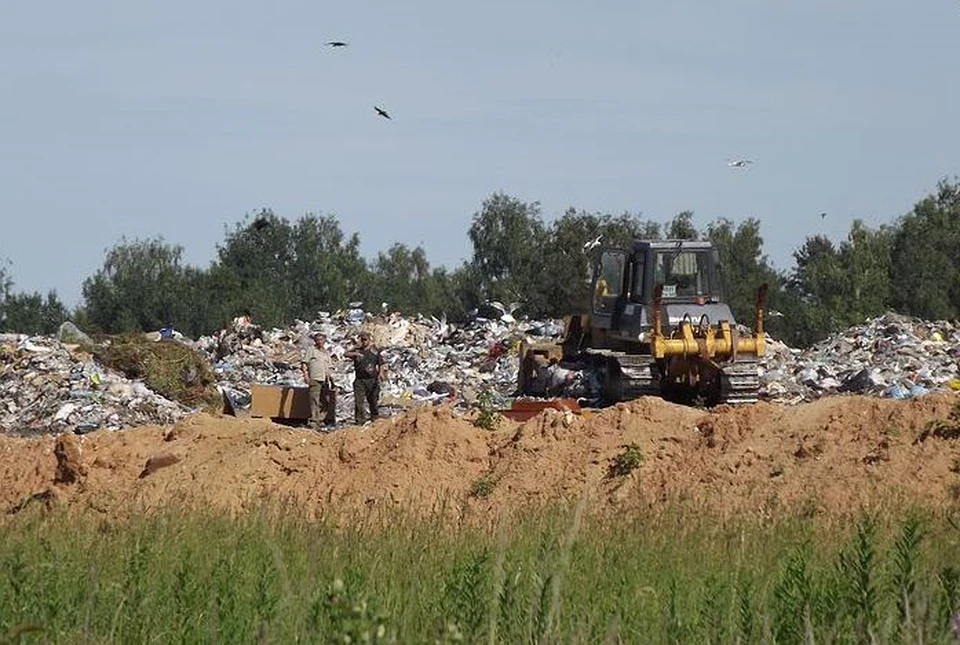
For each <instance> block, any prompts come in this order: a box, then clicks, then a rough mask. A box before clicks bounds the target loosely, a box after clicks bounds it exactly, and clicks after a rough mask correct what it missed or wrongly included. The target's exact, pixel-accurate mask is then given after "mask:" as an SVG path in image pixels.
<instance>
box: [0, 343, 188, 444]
mask: <svg viewBox="0 0 960 645" xmlns="http://www.w3.org/2000/svg"><path fill="white" fill-rule="evenodd" d="M189 413H190V410H189V409H188V408H187V407H185V406H183V405H181V404H179V403H177V402H175V401H170V400H168V399H166V398H164V397H163V396H160V395H159V394H156V393H155V392H153V391H152V390H151V389H150V388H148V387H147V386H146V385H145V384H144V383H143V382H142V381H137V380H131V379H128V378H126V377H125V376H123V375H121V374H119V373H117V372H115V371H113V370H110V369H108V368H105V367H104V366H103V365H102V364H101V363H100V362H98V361H97V359H96V358H94V356H92V355H91V354H89V353H88V352H86V351H84V350H83V349H81V348H78V347H77V346H76V345H64V344H63V343H60V342H59V341H57V340H56V339H55V338H50V337H45V336H34V337H28V336H25V335H20V334H3V335H2V337H0V434H4V433H8V434H21V435H31V434H45V433H57V432H62V431H65V430H69V431H72V432H75V433H77V434H84V433H87V432H91V431H93V430H96V429H100V428H107V429H120V428H129V427H132V426H141V425H145V424H148V423H162V424H169V423H175V422H176V421H177V420H179V419H181V418H183V417H184V416H185V415H187V414H189Z"/></svg>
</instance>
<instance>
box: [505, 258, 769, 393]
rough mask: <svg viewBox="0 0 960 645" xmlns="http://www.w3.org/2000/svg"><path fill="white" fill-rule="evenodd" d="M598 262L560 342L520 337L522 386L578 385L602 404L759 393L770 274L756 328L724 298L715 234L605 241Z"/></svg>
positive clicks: (535, 389) (551, 389) (550, 389)
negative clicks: (620, 244) (710, 237)
mask: <svg viewBox="0 0 960 645" xmlns="http://www.w3.org/2000/svg"><path fill="white" fill-rule="evenodd" d="M591 264H592V271H591V274H592V275H591V279H590V283H589V284H590V287H589V296H590V303H589V305H588V307H584V308H585V309H587V310H588V311H587V312H585V313H579V314H574V315H571V316H568V317H567V318H566V324H565V330H564V335H563V337H562V338H561V339H560V340H559V341H558V342H537V343H521V346H520V369H519V374H518V378H517V386H518V387H517V392H516V394H517V395H518V396H527V397H536V398H550V397H556V396H570V391H571V390H573V391H575V392H578V393H579V394H578V395H577V398H580V399H586V400H587V401H588V403H589V404H590V405H593V406H595V407H599V406H603V405H610V404H613V403H616V402H619V401H628V400H632V399H635V398H638V397H640V396H659V397H662V398H664V399H667V400H671V401H675V402H679V403H687V404H703V405H707V406H711V405H717V404H721V403H728V404H744V403H752V402H755V401H756V400H757V397H758V392H759V388H760V380H759V359H760V358H761V357H762V356H763V355H764V352H765V349H766V341H765V334H764V331H763V318H764V306H765V298H766V291H767V285H766V284H763V285H761V286H760V287H759V289H758V291H757V301H756V320H755V321H754V327H753V331H752V332H748V331H746V329H745V328H742V327H741V326H740V325H738V324H737V322H736V321H735V320H734V318H733V313H732V312H731V310H730V307H729V306H728V305H727V304H726V303H725V302H724V294H723V285H722V271H721V263H720V257H719V252H718V250H717V248H716V247H715V246H714V245H713V244H712V243H710V242H706V241H690V240H659V241H653V240H635V241H634V242H633V244H632V248H629V249H623V248H616V247H610V246H598V247H596V248H595V249H593V253H592V263H591Z"/></svg>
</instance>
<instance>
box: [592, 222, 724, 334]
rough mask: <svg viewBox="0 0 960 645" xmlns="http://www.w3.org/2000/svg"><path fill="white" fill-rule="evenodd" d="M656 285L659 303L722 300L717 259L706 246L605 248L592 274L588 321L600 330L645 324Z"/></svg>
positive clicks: (652, 243)
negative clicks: (660, 286)
mask: <svg viewBox="0 0 960 645" xmlns="http://www.w3.org/2000/svg"><path fill="white" fill-rule="evenodd" d="M656 285H662V287H663V288H662V295H661V297H662V300H663V301H664V302H665V303H669V302H676V303H689V304H691V305H706V304H710V303H720V302H723V288H722V284H721V276H720V261H719V255H718V253H717V249H716V248H715V247H714V246H713V245H712V244H711V243H710V242H700V241H689V240H666V241H651V240H641V241H637V242H635V243H634V245H633V248H632V249H629V250H627V249H621V248H613V247H605V248H602V249H601V250H600V252H599V253H598V254H597V256H596V261H595V264H594V270H593V282H592V291H591V293H592V298H591V320H592V324H593V325H594V326H595V327H598V328H601V329H619V328H621V327H630V328H636V327H642V326H646V325H648V324H649V317H648V316H646V315H644V310H645V309H646V308H647V307H649V306H650V305H651V304H652V303H653V294H654V288H655V286H656Z"/></svg>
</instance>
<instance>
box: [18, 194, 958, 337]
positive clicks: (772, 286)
mask: <svg viewBox="0 0 960 645" xmlns="http://www.w3.org/2000/svg"><path fill="white" fill-rule="evenodd" d="M467 235H468V237H469V240H470V243H471V245H472V255H471V257H470V258H469V259H468V260H466V261H464V262H463V263H462V264H461V265H460V266H459V267H457V268H455V269H452V270H451V269H447V268H444V267H432V266H431V265H430V262H429V260H428V258H427V255H426V252H425V251H424V249H423V248H422V247H421V246H417V247H415V248H410V247H408V246H407V245H404V244H399V243H397V244H394V245H392V246H391V247H390V248H388V249H387V250H386V251H382V252H379V253H378V254H377V256H376V257H375V258H373V259H372V260H371V259H366V258H364V257H362V256H361V254H360V250H359V248H360V238H359V236H358V235H357V234H353V235H350V236H347V235H346V234H344V232H343V230H342V229H341V227H340V222H339V221H338V219H337V218H336V217H335V216H333V215H323V214H313V213H308V214H305V215H303V216H301V217H300V218H299V219H296V220H294V221H290V220H288V219H286V218H283V217H280V216H278V215H277V214H275V213H274V212H272V211H271V210H262V211H259V212H255V213H252V214H248V215H247V216H246V217H245V218H244V220H243V221H241V222H238V223H236V224H234V225H233V227H232V228H229V229H227V230H226V231H225V237H224V239H223V241H222V242H221V243H219V244H218V245H217V248H216V255H215V258H214V260H213V261H212V262H211V263H210V265H209V266H208V267H206V268H198V267H194V266H189V265H187V264H185V263H184V261H183V248H182V247H180V246H176V245H172V244H168V243H166V242H165V241H164V240H163V239H162V238H153V239H146V240H140V239H137V240H126V239H123V240H121V241H120V242H119V243H117V244H116V245H114V246H113V247H112V248H110V249H108V250H107V251H106V255H105V259H104V263H103V266H102V267H101V268H100V269H98V270H97V272H96V273H95V274H94V275H92V276H89V277H88V278H86V279H85V280H84V281H83V287H82V294H83V298H82V302H81V303H80V305H78V307H77V308H76V309H75V310H73V311H69V310H68V309H67V308H66V307H65V306H64V305H63V304H62V303H61V302H60V300H59V298H58V297H57V295H56V293H55V292H53V291H51V292H49V293H47V294H41V293H39V292H36V293H29V294H28V293H18V292H15V291H14V288H13V286H14V285H13V282H12V278H11V276H10V273H9V271H8V270H7V269H6V267H4V266H0V329H2V330H6V331H17V332H21V333H31V334H32V333H47V334H49V333H53V332H54V331H56V329H57V327H58V326H59V325H60V324H61V323H62V322H63V321H64V320H68V319H72V320H73V321H74V322H76V323H77V324H78V325H80V327H81V328H83V329H86V330H88V331H91V332H94V333H121V332H127V331H136V330H156V329H160V328H163V327H166V326H173V327H175V328H176V329H178V330H179V331H181V332H183V333H184V334H186V335H188V336H192V337H196V336H199V335H203V334H209V333H212V332H215V331H217V330H219V329H222V328H223V327H224V326H226V325H227V324H228V322H229V321H230V320H231V319H232V318H233V317H235V316H238V315H241V314H245V315H249V316H251V317H252V318H253V319H254V320H256V321H257V322H258V323H260V324H262V325H266V326H284V325H287V324H289V323H290V322H292V321H293V320H295V319H301V320H312V319H313V318H315V317H316V315H317V313H318V312H319V311H337V310H341V309H344V308H347V307H349V306H350V303H351V302H357V301H359V302H362V303H363V306H364V308H365V309H367V310H368V311H379V310H380V309H381V308H383V309H386V310H389V311H400V312H402V313H404V314H408V315H409V314H416V313H421V314H425V315H434V316H438V317H439V316H443V315H446V316H447V318H448V319H449V320H452V321H457V320H463V319H465V318H467V317H469V316H470V315H475V313H476V312H479V313H481V314H483V313H484V311H485V308H486V307H488V305H487V303H488V302H490V301H500V302H504V303H510V302H518V303H522V306H521V308H520V309H518V310H517V314H518V315H525V316H529V317H560V316H563V315H566V314H569V313H571V312H575V311H580V310H583V309H584V308H585V307H586V303H587V291H588V287H589V285H588V275H589V273H588V272H589V257H588V256H587V255H586V254H585V253H584V252H583V245H584V242H586V241H589V240H592V239H594V238H596V237H597V236H598V235H602V236H603V242H604V243H606V244H614V245H624V246H625V245H628V244H629V243H630V241H631V240H633V239H635V238H645V239H706V240H711V241H712V242H714V243H715V244H716V245H717V246H718V247H719V249H720V255H721V260H722V263H723V273H724V278H725V284H726V294H727V300H728V302H729V303H730V304H731V307H732V309H733V311H734V314H735V316H736V317H737V320H739V321H742V322H745V323H747V324H750V321H751V320H752V318H753V310H754V301H755V297H756V290H757V288H758V286H759V285H760V284H762V283H767V284H768V287H769V292H768V308H769V309H770V310H771V311H773V312H776V313H775V315H773V316H771V317H769V318H768V322H767V328H768V330H769V331H770V332H771V333H773V334H774V335H775V336H776V337H777V338H780V339H782V340H784V341H786V342H788V343H790V344H791V345H793V346H799V347H802V346H807V345H809V344H811V343H813V342H815V341H817V340H819V339H822V338H823V337H825V336H826V335H828V334H829V333H831V332H833V331H836V330H839V329H843V328H845V327H848V326H850V325H853V324H856V323H859V322H862V321H863V320H864V319H865V318H867V317H870V316H875V315H878V314H881V313H883V312H884V311H887V310H894V311H897V312H900V313H903V314H907V315H913V316H917V317H921V318H927V319H955V318H957V317H958V309H960V183H958V182H957V181H954V182H950V181H947V180H942V181H941V182H940V183H939V184H938V185H937V188H936V190H935V191H934V192H933V193H932V194H930V195H927V196H926V197H924V198H923V199H922V200H921V201H919V202H918V203H917V204H916V205H915V206H914V208H913V209H912V210H911V211H910V212H909V213H907V214H904V215H901V216H900V217H898V218H896V219H895V220H893V221H892V222H891V223H890V224H887V225H883V226H880V227H879V228H870V227H868V226H866V225H865V224H864V223H863V222H862V221H859V220H857V221H854V222H853V224H852V225H851V227H850V230H849V232H848V234H847V236H846V238H845V239H843V240H842V241H840V242H839V243H834V242H833V241H832V240H830V239H829V238H828V237H826V236H824V235H813V236H809V237H807V238H806V239H805V240H804V241H803V243H802V244H801V245H800V246H799V247H798V248H797V250H796V251H794V253H793V266H792V267H790V268H789V269H787V270H784V271H778V270H776V269H774V268H773V267H772V265H771V264H770V262H769V260H768V258H767V256H766V255H765V254H764V252H763V238H762V237H761V235H760V222H759V221H758V220H757V219H753V218H751V219H747V220H744V221H741V222H739V223H734V222H732V221H731V220H728V219H724V218H720V219H717V220H715V221H713V222H711V223H709V224H708V225H707V226H706V227H705V228H703V229H702V230H698V229H697V228H696V226H694V224H693V213H692V212H690V211H684V212H681V213H678V214H677V215H676V216H674V217H673V218H671V219H670V220H669V221H666V222H657V221H654V220H650V219H645V218H643V217H641V216H640V215H639V214H633V213H623V214H621V215H612V214H605V213H591V212H585V211H579V210H575V209H572V208H571V209H569V210H567V211H566V212H565V213H563V214H562V215H561V216H560V217H557V218H556V219H554V220H553V221H552V222H549V223H547V222H546V221H545V220H544V218H543V216H542V213H541V211H540V205H539V203H537V202H524V201H522V200H520V199H517V198H515V197H512V196H509V195H506V194H504V193H499V192H498V193H494V194H492V195H491V196H490V197H488V198H487V199H486V200H485V201H484V202H483V204H482V205H481V207H480V209H479V210H478V211H477V212H476V213H475V214H474V215H473V218H472V221H471V224H470V227H469V230H468V231H467ZM489 313H492V312H489Z"/></svg>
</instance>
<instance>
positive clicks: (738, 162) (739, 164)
mask: <svg viewBox="0 0 960 645" xmlns="http://www.w3.org/2000/svg"><path fill="white" fill-rule="evenodd" d="M752 163H753V162H752V161H750V160H749V159H733V160H732V161H728V162H727V165H728V166H730V167H731V168H746V167H747V166H748V165H750V164H752Z"/></svg>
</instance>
